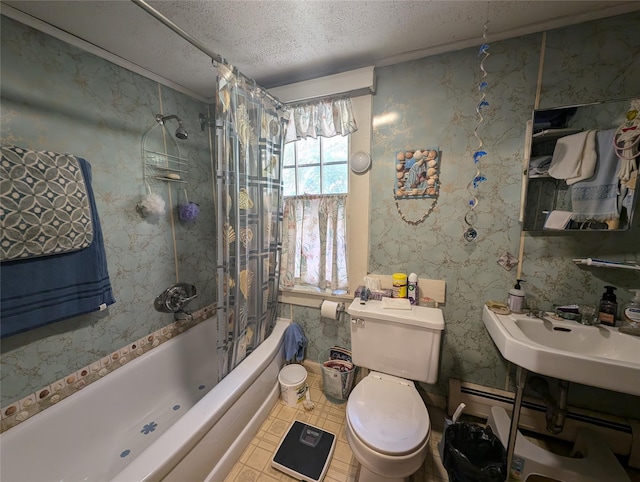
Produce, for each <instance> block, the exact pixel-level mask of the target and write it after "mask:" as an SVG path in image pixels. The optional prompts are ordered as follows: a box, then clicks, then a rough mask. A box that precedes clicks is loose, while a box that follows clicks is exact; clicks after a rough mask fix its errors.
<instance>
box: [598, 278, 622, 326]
mask: <svg viewBox="0 0 640 482" xmlns="http://www.w3.org/2000/svg"><path fill="white" fill-rule="evenodd" d="M604 289H605V292H604V293H603V294H602V299H601V300H600V308H599V309H598V321H599V322H600V323H602V324H603V325H607V326H616V315H617V314H618V303H617V302H616V295H615V293H614V292H613V291H614V290H615V289H616V288H615V286H605V287H604Z"/></svg>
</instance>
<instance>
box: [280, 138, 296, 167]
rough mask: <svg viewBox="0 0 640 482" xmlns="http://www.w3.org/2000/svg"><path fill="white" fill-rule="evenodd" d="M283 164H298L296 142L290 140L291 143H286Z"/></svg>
mask: <svg viewBox="0 0 640 482" xmlns="http://www.w3.org/2000/svg"><path fill="white" fill-rule="evenodd" d="M282 165H283V166H294V167H295V165H296V144H295V142H290V143H289V144H285V145H284V159H283V164H282Z"/></svg>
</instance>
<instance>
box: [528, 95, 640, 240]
mask: <svg viewBox="0 0 640 482" xmlns="http://www.w3.org/2000/svg"><path fill="white" fill-rule="evenodd" d="M639 145H640V100H639V99H635V100H633V99H625V100H616V101H608V102H600V103H593V104H584V105H578V106H568V107H560V108H554V109H541V110H535V111H534V112H533V119H532V120H531V121H529V122H528V123H527V145H526V147H525V154H526V155H525V160H524V179H523V182H524V186H523V199H524V203H523V208H522V211H521V221H522V229H523V231H534V232H539V233H541V234H554V233H566V232H575V231H594V230H607V231H626V230H628V229H630V226H631V221H632V218H633V211H634V209H633V207H634V205H635V201H636V185H637V172H638V171H637V170H638V163H639V159H640V156H639V154H640V150H639V149H638V147H639Z"/></svg>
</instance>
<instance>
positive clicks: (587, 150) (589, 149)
mask: <svg viewBox="0 0 640 482" xmlns="http://www.w3.org/2000/svg"><path fill="white" fill-rule="evenodd" d="M596 132H597V131H596V130H590V131H588V132H587V139H586V141H585V143H584V151H583V152H582V163H581V164H580V174H579V175H578V176H576V177H571V178H569V179H567V184H568V185H571V184H575V183H576V182H578V181H584V180H585V179H589V178H590V177H591V176H593V173H594V172H596V162H598V153H597V151H596Z"/></svg>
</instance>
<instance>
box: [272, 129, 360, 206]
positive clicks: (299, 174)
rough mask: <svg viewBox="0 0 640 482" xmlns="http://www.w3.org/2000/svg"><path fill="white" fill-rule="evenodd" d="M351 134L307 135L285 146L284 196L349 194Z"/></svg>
mask: <svg viewBox="0 0 640 482" xmlns="http://www.w3.org/2000/svg"><path fill="white" fill-rule="evenodd" d="M348 160H349V137H348V136H346V137H342V136H335V137H331V138H325V137H318V138H317V139H313V138H307V139H300V140H298V141H295V142H290V143H288V144H286V145H285V147H284V162H283V173H282V178H283V182H284V195H285V196H301V195H304V194H346V193H347V192H348V191H349V166H348Z"/></svg>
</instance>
